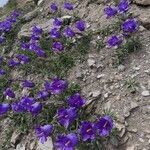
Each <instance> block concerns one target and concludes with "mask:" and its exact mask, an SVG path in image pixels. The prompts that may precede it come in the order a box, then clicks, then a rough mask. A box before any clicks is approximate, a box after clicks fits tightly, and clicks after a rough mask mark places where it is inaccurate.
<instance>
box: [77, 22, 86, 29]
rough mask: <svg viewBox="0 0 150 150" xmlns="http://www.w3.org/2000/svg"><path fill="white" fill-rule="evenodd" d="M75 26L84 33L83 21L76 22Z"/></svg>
mask: <svg viewBox="0 0 150 150" xmlns="http://www.w3.org/2000/svg"><path fill="white" fill-rule="evenodd" d="M75 26H76V28H77V29H78V30H80V31H84V30H85V27H86V25H85V22H84V21H83V20H79V21H77V22H76V24H75Z"/></svg>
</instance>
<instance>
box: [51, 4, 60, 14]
mask: <svg viewBox="0 0 150 150" xmlns="http://www.w3.org/2000/svg"><path fill="white" fill-rule="evenodd" d="M50 9H51V11H52V12H53V13H55V12H56V11H57V10H58V6H57V4H56V3H51V5H50Z"/></svg>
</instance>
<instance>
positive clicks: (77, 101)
mask: <svg viewBox="0 0 150 150" xmlns="http://www.w3.org/2000/svg"><path fill="white" fill-rule="evenodd" d="M85 101H86V100H85V99H84V98H82V97H81V95H80V94H79V93H76V94H74V95H72V96H70V97H69V98H68V99H67V102H68V104H69V106H70V107H75V108H81V107H82V106H83V105H84V104H85Z"/></svg>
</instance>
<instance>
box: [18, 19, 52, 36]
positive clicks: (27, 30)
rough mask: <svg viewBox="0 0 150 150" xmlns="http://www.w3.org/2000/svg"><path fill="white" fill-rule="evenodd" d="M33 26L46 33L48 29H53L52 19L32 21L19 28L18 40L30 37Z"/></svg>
mask: <svg viewBox="0 0 150 150" xmlns="http://www.w3.org/2000/svg"><path fill="white" fill-rule="evenodd" d="M41 22H42V23H41ZM34 25H38V26H40V27H41V28H42V29H43V31H44V33H48V32H49V31H50V29H51V28H52V27H53V19H49V20H46V19H43V20H33V21H31V22H30V23H29V24H25V25H24V26H23V27H22V28H21V31H20V32H19V33H18V38H21V37H30V35H31V28H32V27H33V26H34Z"/></svg>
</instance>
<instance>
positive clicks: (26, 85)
mask: <svg viewBox="0 0 150 150" xmlns="http://www.w3.org/2000/svg"><path fill="white" fill-rule="evenodd" d="M22 86H23V87H28V88H33V87H34V86H35V84H34V83H33V82H32V81H29V80H24V81H22Z"/></svg>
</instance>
